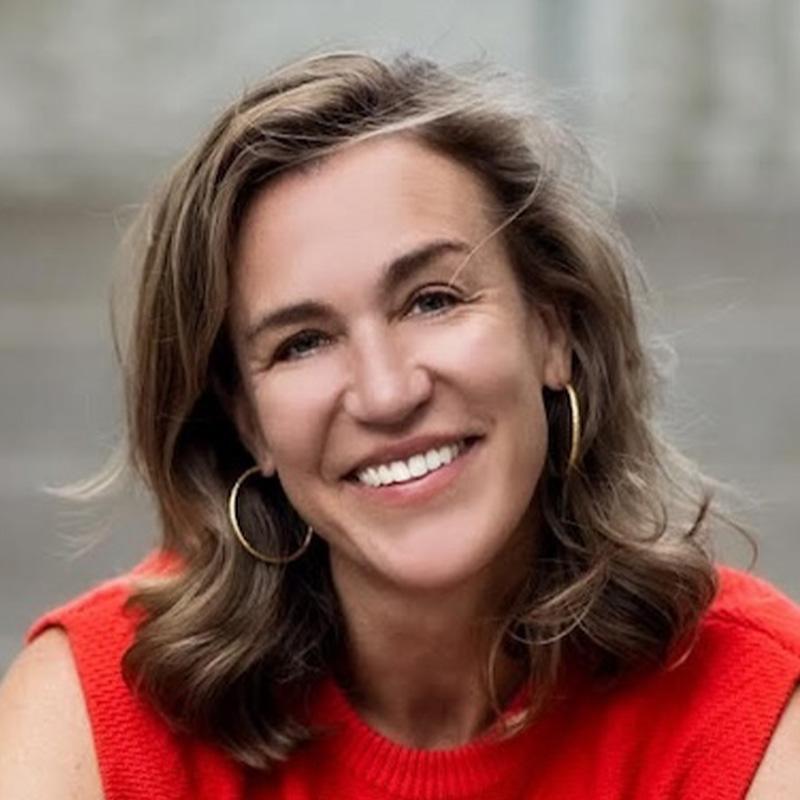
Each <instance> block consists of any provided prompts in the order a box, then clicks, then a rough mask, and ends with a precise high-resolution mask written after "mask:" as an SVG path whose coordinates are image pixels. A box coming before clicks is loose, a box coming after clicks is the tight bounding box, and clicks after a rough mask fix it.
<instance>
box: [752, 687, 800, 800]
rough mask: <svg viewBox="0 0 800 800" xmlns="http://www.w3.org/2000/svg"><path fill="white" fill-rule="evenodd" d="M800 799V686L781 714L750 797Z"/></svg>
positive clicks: (779, 799)
mask: <svg viewBox="0 0 800 800" xmlns="http://www.w3.org/2000/svg"><path fill="white" fill-rule="evenodd" d="M783 798H785V800H789V798H800V687H797V688H795V690H794V694H793V695H792V698H791V700H790V701H789V702H788V703H787V705H786V708H785V709H784V710H783V713H782V714H781V718H780V721H779V723H778V726H777V728H776V729H775V732H774V733H773V734H772V737H771V739H770V742H769V745H768V746H767V750H766V753H765V754H764V757H763V759H762V760H761V763H760V764H759V766H758V770H757V772H756V774H755V777H754V779H753V783H752V784H751V786H750V790H749V792H748V794H747V800H782V799H783Z"/></svg>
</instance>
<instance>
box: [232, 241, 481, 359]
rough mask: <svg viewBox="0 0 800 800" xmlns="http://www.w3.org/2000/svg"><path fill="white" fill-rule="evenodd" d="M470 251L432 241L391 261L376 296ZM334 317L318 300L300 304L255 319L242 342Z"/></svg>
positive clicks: (460, 243) (461, 245)
mask: <svg viewBox="0 0 800 800" xmlns="http://www.w3.org/2000/svg"><path fill="white" fill-rule="evenodd" d="M472 250H473V248H472V246H471V245H469V244H467V243H466V242H463V241H461V240H459V239H435V240H434V241H431V242H425V243H424V244H421V245H419V246H418V247H415V248H413V249H412V250H409V251H408V252H407V253H403V255H401V256H398V257H397V258H395V259H392V260H391V261H390V262H389V263H388V264H386V265H385V266H384V267H383V269H382V270H381V277H380V281H379V282H378V293H379V295H380V296H381V297H382V298H386V297H388V296H389V295H391V294H392V293H393V292H394V291H395V290H396V289H397V288H398V287H399V286H401V285H402V284H404V283H405V282H406V281H409V280H410V279H411V278H413V277H414V276H415V275H416V274H418V273H419V272H421V271H422V270H423V269H425V268H426V267H428V266H430V265H431V264H432V263H433V262H434V261H436V260H437V259H439V258H441V257H442V256H444V255H446V254H449V253H465V254H470V253H471V252H472ZM334 315H335V311H334V309H333V307H332V306H330V305H329V304H328V303H325V302H323V301H320V300H310V299H309V300H300V301H299V302H297V303H292V304H291V305H288V306H283V307H281V308H278V309H275V310H274V311H268V312H266V313H264V314H262V315H261V316H259V318H258V319H257V320H256V321H255V322H254V323H253V324H252V325H251V326H249V327H248V329H247V330H246V331H245V334H244V338H245V341H246V342H247V344H251V343H252V342H253V340H254V339H256V338H257V337H259V336H261V335H262V334H263V333H265V332H267V331H273V330H276V329H278V328H284V327H287V326H289V325H296V324H298V323H301V322H309V321H312V320H320V319H325V318H330V317H332V316H334Z"/></svg>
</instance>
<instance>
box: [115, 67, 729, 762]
mask: <svg viewBox="0 0 800 800" xmlns="http://www.w3.org/2000/svg"><path fill="white" fill-rule="evenodd" d="M494 84H495V80H494V79H492V80H487V79H486V73H485V71H483V72H477V73H476V72H469V71H461V72H458V71H448V70H445V69H442V68H441V67H439V66H437V65H435V64H433V63H431V62H429V61H425V60H420V59H416V58H412V57H403V58H400V59H398V60H396V61H394V62H391V63H385V62H383V61H381V60H378V59H376V58H373V57H369V56H365V55H360V54H347V53H343V54H331V55H324V56H318V57H314V58H311V59H307V60H304V61H302V62H300V63H297V64H294V65H292V66H289V67H286V68H284V69H282V70H280V71H278V72H276V73H275V74H273V75H272V76H271V77H269V78H268V79H267V80H265V81H264V82H263V83H261V84H259V85H257V86H255V87H253V88H252V89H250V90H248V91H247V92H246V93H245V94H244V95H243V96H242V97H241V99H239V100H238V101H237V102H235V103H234V104H233V105H232V106H231V107H230V108H228V109H227V110H226V111H224V113H223V114H222V115H221V116H220V117H219V119H218V120H217V122H216V123H215V124H214V126H213V128H212V129H211V131H210V132H209V133H208V135H207V136H206V137H205V138H204V139H203V140H202V141H201V142H200V144H199V145H198V146H197V147H196V148H195V149H194V150H193V151H192V152H191V153H190V154H189V155H188V156H187V157H186V158H185V159H184V160H183V161H182V162H181V163H180V165H179V166H178V167H177V169H176V170H175V172H174V173H173V174H172V176H171V177H170V178H169V180H168V181H167V183H166V185H165V186H164V188H163V189H162V190H161V191H160V192H159V193H158V194H157V195H156V196H155V197H154V198H153V200H152V201H151V203H150V204H149V205H148V206H147V207H146V208H145V210H144V212H143V214H142V215H141V218H140V220H139V222H138V223H137V227H136V228H135V231H134V235H135V237H136V238H137V240H138V242H139V244H140V251H139V252H140V255H139V266H140V268H141V275H140V278H139V284H138V286H139V288H138V298H137V303H136V308H135V315H134V320H133V327H132V331H131V336H130V343H129V347H128V351H127V354H126V356H125V369H126V378H127V413H128V417H127V428H128V446H129V452H130V459H131V462H132V464H133V466H134V467H135V468H136V470H137V471H138V472H139V473H140V475H141V476H142V477H143V479H144V480H145V482H146V484H147V485H148V487H149V489H150V490H151V491H152V494H153V496H154V497H155V500H156V503H157V508H158V512H159V516H160V522H161V527H162V532H163V548H164V549H165V550H166V551H170V552H173V553H175V554H176V555H177V557H178V563H180V565H181V567H180V568H179V569H177V570H174V571H172V572H171V573H169V574H167V575H161V576H159V577H157V578H155V577H154V578H152V579H148V580H147V581H141V582H140V583H139V585H138V587H137V589H136V591H135V593H134V595H133V597H132V599H131V603H132V604H134V605H135V606H137V607H138V608H139V609H140V610H142V611H143V621H142V623H141V625H140V626H139V628H138V632H137V635H136V639H135V642H134V644H133V645H132V647H131V648H130V650H129V651H128V653H127V654H126V656H125V661H124V667H125V672H126V675H127V676H128V678H129V680H130V681H132V682H133V683H134V684H135V685H136V687H138V689H139V690H140V691H142V692H143V693H144V694H145V695H146V696H147V698H148V699H149V700H150V702H151V703H153V704H154V705H155V706H156V707H157V708H158V709H159V710H160V711H161V712H162V713H163V714H164V715H165V716H166V717H167V718H168V719H169V720H171V721H172V722H173V723H174V724H175V725H176V727H178V728H180V729H185V730H189V731H191V732H193V733H194V734H196V735H199V736H203V737H207V738H208V739H210V740H212V741H214V742H216V743H217V744H219V745H220V746H222V747H223V748H224V749H226V750H227V751H228V752H229V753H231V754H232V755H233V757H234V758H236V759H238V760H239V761H240V762H242V763H244V764H247V765H250V766H253V767H256V768H268V767H270V766H272V765H274V764H275V763H276V762H277V761H280V760H282V759H285V758H286V757H287V756H288V755H289V754H290V753H291V752H292V750H293V748H294V747H296V746H297V745H298V744H299V743H300V742H301V741H303V740H304V739H305V738H307V737H308V736H309V735H311V733H310V732H309V730H308V729H307V727H306V726H305V725H304V724H303V721H302V720H300V719H296V718H295V717H294V716H293V712H292V709H293V707H294V704H295V702H296V701H297V698H298V697H299V696H300V695H301V693H302V692H303V690H304V689H306V688H307V687H309V686H310V685H312V684H313V683H314V682H315V681H316V680H318V679H319V677H320V676H323V675H325V674H327V673H329V672H330V670H331V667H332V665H333V664H334V663H335V662H336V660H337V659H338V658H339V657H340V656H341V654H342V651H343V648H344V647H345V646H346V643H345V642H344V638H343V634H342V630H343V625H342V620H341V616H340V610H339V606H338V603H337V599H336V595H335V592H334V590H333V586H332V583H331V579H330V575H329V571H328V561H327V549H326V546H325V544H324V543H322V542H321V541H319V540H316V541H315V542H314V544H313V545H312V547H311V548H310V550H309V551H308V552H307V553H306V554H305V555H304V557H303V558H302V559H300V560H299V561H297V562H294V563H292V564H291V565H288V566H285V567H276V566H268V565H265V564H263V563H260V562H258V561H255V560H254V559H253V558H251V557H250V556H249V555H248V554H247V553H246V552H245V551H244V550H243V549H242V548H241V547H240V546H239V544H238V543H237V542H236V540H235V539H234V537H233V536H232V534H231V531H230V529H229V523H228V521H227V518H226V512H225V509H226V499H227V497H228V493H229V491H230V488H231V485H232V484H233V482H234V480H235V478H236V477H237V476H238V475H239V474H240V473H241V471H242V470H243V469H245V468H246V467H248V466H250V465H251V464H252V458H251V456H250V454H249V453H248V452H247V450H246V449H245V447H244V446H243V444H242V442H241V440H240V438H239V436H238V433H237V430H236V427H235V425H234V424H233V422H232V418H231V415H230V414H229V409H230V407H231V398H232V397H234V396H235V394H236V392H237V390H238V386H239V376H238V375H237V372H236V366H235V364H236V362H235V359H234V357H233V353H232V349H231V343H230V340H229V331H228V327H227V319H228V313H229V299H230V285H231V270H232V269H234V268H235V263H234V262H235V252H236V240H237V234H238V228H239V225H240V223H241V220H242V216H243V213H244V211H245V209H246V208H247V205H248V202H249V201H250V200H251V198H252V197H253V196H254V193H256V192H258V191H260V190H261V189H262V188H263V187H264V186H266V185H267V184H268V183H269V182H270V181H271V180H273V179H274V178H275V177H276V176H277V175H280V174H283V173H285V172H286V171H287V170H295V169H298V168H300V167H301V166H302V165H306V164H309V163H313V162H315V161H317V160H319V159H322V158H324V157H326V156H328V155H330V154H331V153H334V152H336V151H337V150H340V149H341V148H345V147H351V146H353V145H354V144H357V143H358V142H360V141H363V140H365V139H368V138H371V137H376V136H387V135H391V134H397V133H402V134H403V135H406V136H412V137H414V138H415V139H416V140H417V141H419V142H421V143H423V144H425V145H427V146H429V147H431V148H433V149H435V150H437V151H439V152H441V153H444V154H446V155H448V156H449V157H451V158H453V159H455V160H457V161H458V162H460V163H461V164H464V165H466V166H467V167H468V168H470V169H471V170H473V171H474V173H475V174H476V175H478V176H479V177H480V178H481V179H482V180H483V182H484V183H485V185H486V186H487V187H488V189H489V190H490V194H491V195H492V197H493V198H494V201H495V204H496V211H497V215H498V216H497V220H498V227H497V234H496V235H498V236H502V237H503V239H504V242H505V244H506V247H507V248H508V252H509V253H510V255H511V259H512V263H513V266H514V270H515V273H516V277H517V279H518V282H519V286H520V290H521V291H522V293H523V296H524V297H525V298H526V300H527V301H528V302H529V303H531V304H532V305H535V304H536V303H539V302H546V303H548V304H550V305H552V306H555V307H556V308H557V309H558V312H559V314H560V315H561V316H562V319H563V320H564V321H565V323H566V325H567V327H568V329H569V333H570V337H571V343H572V348H573V384H574V386H575V389H576V390H577V393H578V396H579V398H580V405H581V409H582V416H583V430H582V436H581V441H580V455H579V462H578V464H577V466H576V467H575V468H574V469H572V470H569V471H565V468H564V460H565V454H564V452H563V448H559V447H558V446H557V445H558V443H559V442H563V441H566V439H567V437H568V407H567V405H566V403H565V401H564V399H563V397H562V396H561V395H555V394H553V395H551V394H549V393H548V394H547V396H546V398H545V402H546V407H547V411H548V419H549V422H550V440H551V443H552V447H551V455H550V458H549V459H548V463H547V465H546V467H545V472H544V474H543V475H542V477H541V479H540V485H539V491H538V492H537V497H538V498H539V499H540V502H541V505H542V519H543V525H542V529H541V531H540V534H539V535H540V542H539V543H538V550H537V556H536V560H535V561H534V562H533V563H531V564H530V565H529V575H528V580H527V581H526V582H525V584H524V586H522V587H521V589H520V590H519V592H518V593H517V595H516V596H515V597H514V598H512V600H511V602H510V603H509V607H508V614H507V617H506V618H505V619H503V620H500V621H499V622H498V626H497V635H496V640H495V646H494V648H493V649H492V651H491V652H489V653H487V665H486V669H487V680H488V682H489V687H490V690H491V686H492V674H493V670H492V665H493V660H494V658H495V657H496V655H497V653H498V652H499V651H500V650H501V648H506V649H507V650H508V651H509V652H512V653H513V654H515V655H516V657H517V658H519V659H520V660H521V661H522V663H524V664H525V665H526V667H527V671H528V675H529V679H530V681H531V683H532V685H535V687H536V699H535V701H534V703H533V705H532V707H531V709H530V714H529V719H532V718H533V716H534V715H535V713H536V711H537V710H538V709H539V708H540V707H541V704H542V703H543V702H545V700H546V699H547V698H548V696H549V695H550V694H551V693H552V690H553V687H554V686H555V683H556V681H557V679H558V677H559V675H560V674H561V671H562V668H563V666H564V665H565V664H566V663H567V662H569V663H578V664H581V665H585V667H586V668H587V669H588V670H590V671H591V672H592V673H593V674H595V675H608V676H613V675H617V674H620V673H622V672H623V671H625V670H628V669H631V668H634V667H637V666H646V665H656V664H663V663H664V662H665V661H666V660H667V659H668V658H669V657H671V655H672V654H674V652H675V648H676V645H677V644H678V643H680V642H682V641H685V640H687V639H686V635H687V634H688V633H690V632H691V630H692V628H693V627H694V625H695V623H696V622H697V621H698V619H699V617H700V615H701V613H702V611H703V610H704V609H705V608H706V606H707V605H708V603H709V602H710V600H711V598H712V596H713V593H714V589H715V579H714V571H713V568H712V566H711V561H710V558H709V556H708V553H707V551H706V547H705V544H704V541H705V533H704V528H705V527H706V525H705V524H704V521H705V520H706V519H707V517H708V513H707V512H708V511H709V503H710V494H709V491H708V489H707V488H706V487H707V486H708V484H707V483H706V482H705V480H704V479H703V478H702V476H701V475H700V474H699V473H698V472H697V471H696V470H695V469H694V468H693V466H692V465H691V464H690V462H688V461H686V460H685V459H683V458H682V457H681V456H679V455H678V454H677V453H676V452H675V451H674V450H673V449H672V448H670V447H669V446H668V445H667V444H666V443H665V442H664V441H663V440H662V438H661V437H660V436H659V435H658V433H657V431H656V428H655V427H654V423H653V410H654V409H653V403H654V392H655V389H656V388H657V385H658V381H657V376H656V372H655V369H654V366H653V363H652V359H651V358H650V356H649V355H648V351H647V349H646V348H645V347H644V346H643V343H642V340H641V337H640V331H639V323H638V322H637V316H636V313H635V309H634V298H633V294H634V292H633V288H632V287H635V288H637V291H638V288H639V287H638V281H639V278H638V271H637V267H636V262H635V260H634V258H633V256H632V254H631V252H630V250H629V248H628V245H627V243H626V241H625V239H624V237H623V236H622V234H621V232H620V231H619V229H618V228H617V226H616V224H615V223H614V222H613V220H612V218H611V217H610V215H609V214H608V213H607V212H606V211H604V210H603V209H602V208H601V207H600V205H599V204H597V203H596V202H595V201H594V200H593V199H592V186H591V179H592V174H593V173H592V170H591V165H590V161H589V160H588V159H587V157H586V156H585V154H584V153H583V151H582V149H581V148H580V147H579V146H578V145H576V143H575V142H574V141H573V140H572V139H571V138H570V137H569V136H568V135H567V134H565V133H564V132H563V130H562V129H561V128H560V127H559V126H557V125H556V124H554V123H553V122H552V120H551V119H550V117H549V116H548V115H547V114H544V113H539V112H537V111H535V110H530V109H525V108H523V107H521V106H519V105H515V104H512V103H509V102H508V101H507V100H506V99H504V95H503V94H502V87H503V86H504V84H502V83H500V84H497V86H500V87H501V88H500V89H498V88H497V86H495V85H494ZM493 87H494V88H493ZM637 303H638V301H637ZM637 307H638V306H637ZM250 483H253V484H255V483H256V482H250ZM243 494H244V496H243V497H242V509H243V510H242V518H243V526H244V527H246V529H247V530H248V531H249V532H252V535H253V536H255V537H256V538H257V539H258V542H257V543H258V546H259V547H261V548H263V549H264V550H267V551H270V552H273V553H274V552H280V551H283V552H288V551H290V550H292V549H293V548H294V547H295V546H296V543H297V542H299V541H300V540H301V539H302V535H303V527H302V521H301V520H300V518H299V516H298V514H297V512H296V511H295V510H294V509H293V508H292V507H291V505H290V503H289V501H288V500H287V498H286V496H285V495H284V493H283V492H282V490H281V486H280V482H279V481H278V480H277V479H275V478H274V479H271V480H268V481H265V482H261V486H260V487H257V486H255V485H253V486H251V485H249V483H248V485H247V487H246V489H244V490H243ZM256 532H257V533H256ZM492 696H494V695H492Z"/></svg>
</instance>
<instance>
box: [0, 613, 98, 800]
mask: <svg viewBox="0 0 800 800" xmlns="http://www.w3.org/2000/svg"><path fill="white" fill-rule="evenodd" d="M0 797H4V798H9V800H12V798H16V797H19V798H23V797H52V798H59V797H64V798H67V797H81V798H87V800H91V798H102V797H103V792H102V788H101V783H100V774H99V771H98V767H97V759H96V757H95V752H94V745H93V741H92V734H91V727H90V724H89V719H88V715H87V712H86V706H85V704H84V700H83V695H82V692H81V687H80V681H79V678H78V674H77V671H76V669H75V663H74V660H73V658H72V654H71V652H70V647H69V643H68V641H67V638H66V635H65V634H64V633H63V632H62V631H60V630H58V629H55V628H53V629H50V630H47V631H46V632H44V633H43V634H42V635H41V636H40V637H38V638H37V639H36V640H35V641H33V642H32V643H31V644H29V645H28V646H27V647H26V648H25V650H24V651H23V652H22V653H21V654H20V656H19V657H18V658H17V660H16V661H15V662H14V663H13V664H12V666H11V668H10V670H9V671H8V673H7V675H6V677H5V679H4V680H3V683H2V685H0Z"/></svg>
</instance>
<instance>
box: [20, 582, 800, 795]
mask: <svg viewBox="0 0 800 800" xmlns="http://www.w3.org/2000/svg"><path fill="white" fill-rule="evenodd" d="M720 580H721V589H720V592H719V594H718V596H717V598H716V600H715V602H714V604H713V606H712V608H711V609H710V610H709V612H708V613H707V614H706V616H705V618H704V620H703V623H702V625H701V627H700V630H699V633H698V637H697V641H696V644H695V646H694V648H693V650H692V651H691V654H690V655H689V657H688V658H687V659H686V660H685V661H683V662H681V663H680V664H678V665H677V666H675V667H673V668H671V669H667V670H658V671H652V672H650V673H647V674H641V675H636V676H631V677H629V678H627V679H625V680H624V681H623V682H621V683H620V684H618V685H617V686H616V687H615V688H614V689H613V690H603V689H600V688H597V687H594V686H592V685H591V684H589V683H588V682H587V681H583V682H580V683H578V684H576V685H575V686H574V687H573V688H572V689H571V691H570V692H569V693H567V694H566V696H565V697H564V699H563V700H561V701H559V702H558V703H557V704H555V705H554V706H553V707H552V708H551V710H550V711H549V712H548V713H547V715H546V716H544V717H542V718H541V719H540V720H539V721H538V722H537V723H536V724H535V725H534V726H533V727H531V728H529V729H527V730H525V731H523V732H522V733H520V734H518V735H517V736H515V737H513V738H511V739H505V740H501V739H499V738H498V737H497V736H493V735H492V734H487V735H485V736H483V737H481V738H479V739H477V740H476V741H474V742H472V743H470V744H468V745H465V746H463V747H458V748H454V749H451V750H439V751H429V750H428V751H426V750H416V749H413V748H408V747H404V746H401V745H398V744H395V743H393V742H391V741H389V740H388V739H386V738H385V737H384V736H382V735H380V734H379V733H377V732H375V731H373V730H371V729H370V728H369V727H368V726H367V725H366V724H365V723H364V722H363V721H362V720H361V719H360V718H359V717H358V715H357V714H356V712H355V711H354V710H353V708H352V707H351V705H350V704H349V702H348V700H347V698H346V696H345V694H344V693H343V691H342V690H341V689H340V688H339V687H338V686H337V685H336V684H335V683H334V682H333V681H330V680H329V681H324V682H322V683H321V684H320V685H319V686H318V687H317V689H316V691H315V693H314V695H313V706H312V718H313V720H314V722H315V724H316V725H317V726H318V727H319V729H320V730H321V731H324V732H323V733H321V734H320V735H319V736H318V737H317V738H316V739H315V740H314V741H312V742H310V743H309V744H307V745H304V746H303V747H301V748H300V749H299V750H298V751H297V752H296V753H295V754H294V755H293V756H292V757H291V758H290V760H289V761H288V763H287V764H285V765H283V766H282V767H281V768H280V769H278V770H277V771H276V772H275V773H274V774H271V775H266V776H265V775H257V774H253V773H252V772H251V771H249V770H246V769H244V768H242V767H240V766H238V765H237V764H235V763H234V762H232V761H231V759H230V758H228V757H227V756H225V755H224V754H223V753H221V752H220V751H218V750H217V749H215V748H214V747H212V746H209V745H206V744H203V743H202V742H199V741H196V740H193V739H190V738H186V737H181V736H178V735H176V734H174V733H173V732H172V731H171V730H170V728H169V726H168V724H167V723H166V722H165V721H164V720H163V719H161V718H160V717H159V716H157V715H156V714H155V713H154V712H153V711H152V710H151V709H150V708H149V707H148V706H147V705H146V703H144V702H142V701H140V700H139V699H137V698H136V697H135V696H134V695H133V694H132V693H131V692H130V691H129V690H128V688H127V687H126V685H125V683H124V681H123V679H122V675H121V672H120V659H121V657H122V654H123V653H124V651H125V649H126V648H127V647H128V646H129V644H130V642H131V641H132V637H133V632H134V629H135V624H136V619H135V618H134V617H133V616H132V615H130V614H129V613H127V612H125V611H124V610H123V604H124V602H125V600H126V598H127V596H128V592H129V588H128V587H129V580H128V579H126V578H121V579H118V580H116V581H111V582H108V583H106V584H103V585H102V586H100V587H98V588H97V589H95V590H94V591H93V592H90V593H88V594H86V595H84V596H82V597H80V598H78V599H77V600H75V601H73V602H72V603H69V604H68V605H65V606H63V607H62V608H59V609H56V610H55V611H53V612H51V613H49V614H47V615H46V616H45V617H43V618H42V619H40V620H39V621H38V622H37V623H36V624H35V625H34V626H33V627H32V629H31V631H30V633H29V639H32V638H34V637H35V636H37V635H38V634H39V633H41V632H42V631H43V630H45V629H46V628H48V627H51V626H60V627H62V628H63V629H64V630H65V631H66V632H67V635H68V637H69V641H70V644H71V647H72V651H73V654H74V657H75V661H76V665H77V669H78V674H79V677H80V680H81V684H82V687H83V691H84V695H85V697H86V704H87V709H88V714H89V718H90V720H91V725H92V730H93V734H94V740H95V749H96V752H97V758H98V762H99V765H100V774H101V777H102V781H103V787H104V791H105V796H106V799H107V800H178V799H179V798H187V800H188V799H189V798H192V800H205V799H207V800H212V799H213V800H245V798H247V800H267V799H268V798H281V800H310V799H311V798H314V800H344V799H346V800H390V799H391V800H439V799H441V800H445V798H450V799H451V800H472V799H473V798H474V799H475V800H477V798H481V800H512V798H513V800H521V799H523V798H537V800H556V799H557V800H573V799H574V800H578V799H579V798H580V800H585V798H593V800H623V799H624V798H625V799H627V798H636V799H637V800H639V799H640V798H641V799H643V800H648V798H652V800H655V798H659V800H662V799H663V798H675V800H678V798H692V800H733V799H734V798H741V797H743V796H744V794H745V792H746V790H747V787H748V785H749V783H750V781H751V780H752V777H753V774H754V773H755V770H756V768H757V766H758V763H759V761H760V759H761V757H762V755H763V753H764V750H765V749H766V747H767V744H768V742H769V739H770V736H771V734H772V731H773V730H774V729H775V726H776V724H777V721H778V718H779V717H780V713H781V711H782V709H783V707H784V706H785V704H786V702H787V700H788V698H789V697H790V695H791V693H792V690H793V688H794V687H795V685H796V684H797V682H798V681H800V609H798V607H797V606H796V605H794V604H793V603H792V602H791V601H790V600H788V599H787V598H785V597H783V596H782V595H781V594H780V593H778V592H777V591H776V590H775V589H773V588H772V587H770V586H769V585H768V584H766V583H764V582H763V581H759V580H757V579H755V578H752V577H750V576H747V575H744V574H742V573H739V572H736V571H734V570H730V569H725V568H722V569H720ZM521 702H524V696H522V695H519V696H518V697H517V699H516V701H515V703H516V704H517V705H518V704H519V703H521ZM513 708H514V704H512V709H513Z"/></svg>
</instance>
